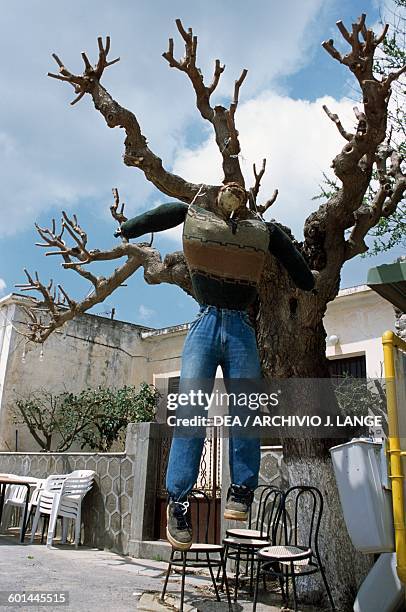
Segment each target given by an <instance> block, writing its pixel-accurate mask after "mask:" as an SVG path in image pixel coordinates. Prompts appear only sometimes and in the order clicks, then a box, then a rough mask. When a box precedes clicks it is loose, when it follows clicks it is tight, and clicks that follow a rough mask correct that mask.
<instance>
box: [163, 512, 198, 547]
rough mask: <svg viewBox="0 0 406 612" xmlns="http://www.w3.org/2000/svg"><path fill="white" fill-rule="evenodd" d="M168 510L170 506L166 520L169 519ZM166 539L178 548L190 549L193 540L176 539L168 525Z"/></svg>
mask: <svg viewBox="0 0 406 612" xmlns="http://www.w3.org/2000/svg"><path fill="white" fill-rule="evenodd" d="M168 510H169V508H168V507H167V508H166V520H168ZM166 539H167V540H168V542H169V544H170V545H171V546H172V548H175V549H176V550H189V548H190V547H191V546H192V540H191V541H190V542H178V540H175V538H174V537H173V536H172V535H171V534H170V533H169V529H168V527H166Z"/></svg>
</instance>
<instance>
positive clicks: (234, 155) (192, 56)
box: [162, 19, 247, 186]
mask: <svg viewBox="0 0 406 612" xmlns="http://www.w3.org/2000/svg"><path fill="white" fill-rule="evenodd" d="M176 26H177V28H178V31H179V33H180V35H181V37H182V39H183V41H184V43H185V55H184V57H183V58H182V59H180V60H177V59H175V57H174V43H173V39H172V38H170V39H169V45H168V51H166V52H165V53H163V54H162V55H163V57H164V58H165V59H166V61H167V62H168V64H169V66H170V67H171V68H177V69H178V70H180V71H182V72H185V73H186V74H187V75H188V77H189V79H190V81H191V83H192V86H193V89H194V91H195V94H196V106H197V108H198V110H199V111H200V114H201V115H202V117H203V118H204V119H206V120H207V121H210V123H211V124H212V125H213V127H214V131H215V135H216V143H217V146H218V148H219V151H220V153H221V155H222V157H223V170H224V182H225V183H227V182H237V183H239V184H240V185H241V186H244V177H243V175H242V172H241V168H240V164H239V160H238V154H239V152H240V144H239V142H238V132H237V130H236V127H235V120H234V115H235V111H236V108H237V105H238V95H239V90H240V87H241V85H242V82H243V80H244V79H245V77H246V74H247V71H246V70H244V71H243V73H242V75H241V77H240V78H239V79H238V80H237V81H236V82H235V87H234V97H233V100H232V102H231V105H230V108H229V110H228V111H227V109H225V108H224V107H223V106H216V107H215V108H213V107H212V106H211V103H210V96H211V95H212V93H213V92H214V91H215V89H216V87H217V85H218V82H219V80H220V76H221V74H222V73H223V72H224V68H225V66H222V65H221V63H220V60H219V59H217V60H216V62H215V68H214V76H213V80H212V82H211V84H210V85H209V86H206V85H205V83H204V78H203V74H202V72H201V70H200V69H199V68H197V67H196V52H197V37H196V36H194V35H193V30H192V28H189V29H188V30H186V29H185V28H184V27H183V25H182V22H181V20H180V19H177V20H176Z"/></svg>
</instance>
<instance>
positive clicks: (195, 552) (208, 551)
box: [161, 489, 232, 612]
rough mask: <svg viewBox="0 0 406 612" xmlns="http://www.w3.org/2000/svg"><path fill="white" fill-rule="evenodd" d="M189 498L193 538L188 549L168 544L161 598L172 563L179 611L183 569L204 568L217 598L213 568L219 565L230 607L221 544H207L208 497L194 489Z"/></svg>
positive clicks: (183, 593) (209, 503)
mask: <svg viewBox="0 0 406 612" xmlns="http://www.w3.org/2000/svg"><path fill="white" fill-rule="evenodd" d="M189 501H190V503H191V507H193V508H195V510H196V512H195V519H196V520H195V521H194V523H193V527H194V528H193V534H194V537H195V538H196V542H194V543H193V544H192V546H191V547H190V548H189V550H186V551H181V550H176V549H174V548H172V552H171V556H170V559H169V562H168V569H167V572H166V576H165V582H164V585H163V588H162V593H161V600H162V601H164V597H165V593H166V589H167V586H168V580H169V576H170V573H171V570H172V567H180V568H181V573H182V578H181V593H180V608H179V611H180V612H183V604H184V599H185V578H186V570H187V569H188V568H189V567H190V568H208V570H209V572H210V578H211V581H212V584H213V587H214V592H215V594H216V599H217V601H221V599H220V594H219V589H218V586H217V584H216V580H215V577H214V572H213V568H220V569H221V570H222V573H223V580H224V585H225V591H226V596H227V602H228V609H229V610H232V607H231V600H230V592H229V589H228V581H227V575H226V568H225V563H224V548H223V546H222V545H221V544H209V543H208V540H209V525H210V506H211V500H210V497H209V496H208V495H207V493H205V492H204V491H201V490H199V489H194V490H193V491H191V493H189Z"/></svg>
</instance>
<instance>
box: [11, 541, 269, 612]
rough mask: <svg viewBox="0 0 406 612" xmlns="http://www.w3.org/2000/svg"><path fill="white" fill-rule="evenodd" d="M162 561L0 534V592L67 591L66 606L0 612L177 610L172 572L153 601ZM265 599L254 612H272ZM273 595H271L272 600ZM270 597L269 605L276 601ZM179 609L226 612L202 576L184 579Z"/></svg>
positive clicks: (247, 606)
mask: <svg viewBox="0 0 406 612" xmlns="http://www.w3.org/2000/svg"><path fill="white" fill-rule="evenodd" d="M165 569H166V564H165V563H163V562H159V561H149V560H145V559H133V558H131V557H123V556H120V555H117V554H114V553H111V552H107V551H101V550H98V549H92V548H87V547H80V548H78V549H75V548H74V547H73V546H72V545H67V546H60V545H59V546H58V545H57V546H56V547H55V548H52V549H47V548H46V546H45V545H41V544H39V543H38V544H32V545H30V544H24V545H21V544H19V543H18V540H17V538H14V537H10V536H5V535H1V536H0V596H1V597H4V595H3V593H1V592H4V591H24V590H25V591H36V592H44V591H48V592H49V591H64V592H68V593H69V605H55V604H54V603H53V604H50V605H48V606H38V605H37V604H34V605H30V606H27V605H24V606H23V605H16V604H14V605H13V606H10V605H3V601H4V600H3V599H2V600H1V601H2V605H0V610H1V611H2V612H3V610H10V611H13V610H16V609H19V610H21V609H24V610H25V609H26V610H30V611H32V612H34V611H37V610H38V611H41V612H42V611H43V612H58V610H60V611H61V612H95V611H96V610H97V612H110V611H112V612H113V611H114V612H131V611H132V610H134V611H135V610H145V611H148V612H153V611H156V612H158V611H159V612H161V611H168V610H172V611H174V610H178V609H179V599H178V598H177V595H178V593H179V590H180V581H179V577H178V576H174V577H173V578H171V579H170V582H169V587H168V594H169V597H168V600H167V603H168V605H167V606H162V605H161V604H160V603H159V602H158V601H157V594H158V593H159V592H160V590H161V588H162V581H163V575H164V571H165ZM267 597H268V600H267V603H266V604H265V603H262V604H261V605H259V606H258V607H257V610H258V612H264V611H265V610H266V611H267V612H277V611H279V610H280V609H281V608H280V605H277V606H274V605H271V603H270V601H269V596H267ZM275 597H276V599H275ZM279 601H280V600H279V596H275V595H274V596H273V603H276V602H278V603H279ZM186 602H187V603H188V604H189V605H188V607H186V606H185V612H190V611H192V610H194V611H199V612H211V611H213V612H216V611H218V612H220V611H224V612H225V611H226V610H228V606H227V605H226V603H218V602H216V601H215V600H214V601H213V591H212V589H211V588H210V579H209V578H208V577H207V576H205V575H201V574H199V575H196V576H188V577H187V580H186ZM251 609H252V603H251V602H250V600H249V598H246V600H245V601H241V602H240V603H239V604H237V605H236V606H233V612H240V611H241V612H242V611H244V612H245V611H248V610H251Z"/></svg>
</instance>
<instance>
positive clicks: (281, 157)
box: [166, 92, 354, 240]
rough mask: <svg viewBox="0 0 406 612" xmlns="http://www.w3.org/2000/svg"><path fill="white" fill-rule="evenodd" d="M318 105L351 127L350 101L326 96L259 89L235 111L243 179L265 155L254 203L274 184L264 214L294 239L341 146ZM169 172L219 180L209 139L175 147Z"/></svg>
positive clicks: (217, 156)
mask: <svg viewBox="0 0 406 612" xmlns="http://www.w3.org/2000/svg"><path fill="white" fill-rule="evenodd" d="M323 104H326V105H327V106H328V107H329V108H330V110H331V111H332V112H337V113H338V115H339V116H340V118H341V120H342V122H343V124H344V125H345V126H346V128H347V129H349V130H350V129H351V128H352V127H353V125H354V114H353V111H352V103H351V102H350V101H349V100H339V101H338V100H334V99H333V98H330V97H323V98H319V99H317V100H315V101H314V102H308V101H307V100H294V99H292V98H289V97H287V96H282V95H277V94H274V93H270V92H265V93H263V94H262V95H260V96H259V97H258V98H256V99H253V100H250V101H248V102H246V103H245V104H241V105H240V106H239V108H238V111H237V113H238V115H237V125H238V130H239V133H240V140H241V149H242V156H243V157H242V159H241V165H242V169H243V172H244V175H245V178H246V184H247V186H250V185H252V184H253V182H254V181H253V174H252V164H253V162H255V163H256V164H257V167H258V166H260V165H261V163H262V159H263V158H264V157H266V158H267V170H266V173H265V175H264V178H263V180H262V184H261V191H260V194H259V202H260V203H261V202H265V201H266V200H267V199H268V198H269V197H270V195H271V194H272V192H273V191H274V189H275V188H278V189H279V197H278V199H277V201H276V203H275V204H274V206H273V207H272V208H271V209H270V211H269V212H268V213H267V217H275V218H276V219H278V220H279V221H281V222H282V223H285V224H286V225H289V226H290V227H292V229H293V231H294V233H295V234H296V236H297V237H298V238H300V237H302V230H303V222H304V220H305V218H306V217H307V216H308V215H309V214H310V213H311V212H312V211H313V210H315V209H316V208H317V207H318V203H317V201H312V199H311V198H312V197H313V196H314V195H315V194H316V193H318V191H319V184H320V182H321V180H322V173H323V172H326V173H327V174H329V175H332V171H331V170H330V164H331V161H332V159H333V158H334V157H335V156H336V155H337V154H338V153H339V151H340V150H341V148H342V147H343V145H344V140H343V139H342V137H341V136H340V135H339V133H338V131H337V129H336V128H335V126H334V125H333V124H332V122H331V121H330V120H329V119H328V117H327V115H326V114H325V113H324V111H323V109H322V106H323ZM174 171H175V172H176V173H177V174H181V175H182V176H184V177H185V178H186V179H190V180H191V179H192V178H193V180H194V181H196V182H200V181H201V182H208V183H220V182H221V180H222V171H221V157H220V154H219V152H218V149H217V146H216V143H215V142H214V140H213V138H210V139H208V140H207V141H206V142H205V143H204V144H203V145H201V146H200V147H198V148H196V149H187V148H185V149H183V150H182V151H180V152H179V153H178V156H177V159H176V160H175V164H174ZM180 234H181V230H180V229H179V228H175V229H173V230H169V231H168V232H166V235H167V236H168V237H169V238H173V239H175V240H179V237H180Z"/></svg>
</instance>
